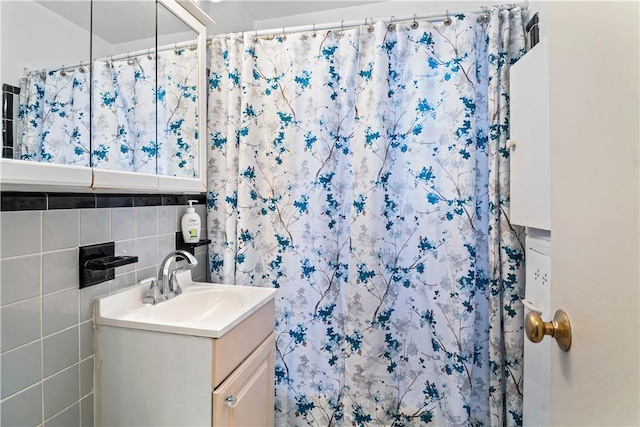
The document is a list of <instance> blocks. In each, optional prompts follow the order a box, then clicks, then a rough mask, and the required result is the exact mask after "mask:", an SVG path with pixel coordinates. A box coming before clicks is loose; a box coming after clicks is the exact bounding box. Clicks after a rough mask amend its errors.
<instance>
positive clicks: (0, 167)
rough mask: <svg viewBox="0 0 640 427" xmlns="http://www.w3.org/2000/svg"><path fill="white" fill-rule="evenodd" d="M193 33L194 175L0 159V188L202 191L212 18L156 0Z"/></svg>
mask: <svg viewBox="0 0 640 427" xmlns="http://www.w3.org/2000/svg"><path fill="white" fill-rule="evenodd" d="M156 3H158V4H159V5H162V6H164V7H165V8H167V10H169V11H170V12H172V13H173V14H174V15H176V16H177V17H178V18H180V19H181V20H182V21H183V22H184V23H185V24H186V25H188V26H189V27H191V28H192V29H193V31H194V32H196V33H197V35H198V36H197V45H198V67H199V73H198V85H199V87H198V117H199V118H200V120H198V160H197V161H198V175H199V176H198V178H182V177H174V176H163V175H157V174H144V173H135V172H124V171H113V170H107V169H98V168H91V167H85V166H69V165H61V164H51V163H38V162H25V161H22V160H15V159H4V158H3V159H0V185H1V186H2V190H3V191H4V190H23V191H24V190H25V188H24V186H25V185H37V186H38V188H39V189H53V190H56V191H74V190H78V189H85V190H107V191H108V190H117V191H133V192H136V191H138V192H139V191H145V192H185V193H202V192H205V191H206V190H207V156H206V147H207V137H206V132H207V123H206V115H207V114H206V113H207V76H206V57H207V25H209V24H211V23H213V20H212V19H211V18H209V16H208V15H207V14H205V13H204V12H203V11H202V10H201V9H200V8H199V7H198V5H197V4H196V3H195V2H194V1H193V0H156Z"/></svg>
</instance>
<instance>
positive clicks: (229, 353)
mask: <svg viewBox="0 0 640 427" xmlns="http://www.w3.org/2000/svg"><path fill="white" fill-rule="evenodd" d="M274 323H275V300H273V299H272V300H271V301H269V302H268V303H267V304H265V305H264V306H262V307H261V308H260V309H258V311H256V312H255V313H253V314H252V315H251V316H249V317H248V318H247V319H246V320H244V321H243V322H242V323H240V324H239V325H238V326H236V327H234V328H233V329H231V330H230V331H229V332H227V333H226V334H224V335H223V336H222V337H221V338H218V339H214V340H212V341H213V369H212V379H211V384H212V385H213V388H216V387H218V386H219V385H220V383H221V382H222V381H224V379H225V378H226V377H228V376H229V374H231V372H233V370H234V369H235V368H236V367H237V366H238V365H240V363H242V361H243V360H244V359H246V358H247V356H249V355H250V354H251V352H252V351H253V350H255V348H256V347H257V345H258V344H259V343H261V342H263V341H264V340H265V338H267V337H268V336H269V334H271V333H272V332H273V328H274Z"/></svg>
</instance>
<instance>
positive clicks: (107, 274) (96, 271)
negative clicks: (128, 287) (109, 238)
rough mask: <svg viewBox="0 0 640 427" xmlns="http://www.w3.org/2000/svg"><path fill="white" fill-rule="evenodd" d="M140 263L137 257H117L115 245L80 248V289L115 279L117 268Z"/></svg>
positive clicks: (109, 243)
mask: <svg viewBox="0 0 640 427" xmlns="http://www.w3.org/2000/svg"><path fill="white" fill-rule="evenodd" d="M134 262H138V257H137V256H115V243H114V242H108V243H98V244H97V245H89V246H81V247H80V265H79V266H80V269H79V271H80V289H82V288H86V287H87V286H93V285H97V284H98V283H102V282H106V281H107V280H113V279H115V277H116V276H115V272H116V267H122V266H123V265H127V264H133V263H134Z"/></svg>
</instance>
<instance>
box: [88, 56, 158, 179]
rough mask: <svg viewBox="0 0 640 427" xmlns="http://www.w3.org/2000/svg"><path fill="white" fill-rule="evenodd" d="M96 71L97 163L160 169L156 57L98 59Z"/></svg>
mask: <svg viewBox="0 0 640 427" xmlns="http://www.w3.org/2000/svg"><path fill="white" fill-rule="evenodd" d="M93 72H94V76H93V94H92V96H93V116H92V120H93V128H92V134H93V135H92V144H93V146H92V147H93V149H92V154H93V159H92V160H93V166H94V167H98V168H102V169H113V170H121V171H130V172H146V173H155V171H156V151H157V144H156V128H155V123H154V117H155V116H156V114H155V109H156V106H155V86H156V61H155V58H154V57H151V56H150V57H148V58H147V57H146V56H140V57H135V58H131V59H122V60H118V61H111V60H97V61H94V67H93Z"/></svg>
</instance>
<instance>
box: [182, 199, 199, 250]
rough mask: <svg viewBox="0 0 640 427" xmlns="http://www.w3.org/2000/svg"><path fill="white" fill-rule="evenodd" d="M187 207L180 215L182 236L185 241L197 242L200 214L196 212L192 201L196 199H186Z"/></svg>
mask: <svg viewBox="0 0 640 427" xmlns="http://www.w3.org/2000/svg"><path fill="white" fill-rule="evenodd" d="M187 203H188V204H189V207H188V208H187V213H186V214H184V215H182V221H181V225H182V238H183V239H184V242H185V243H198V242H199V241H200V216H199V215H198V214H197V213H196V209H195V208H194V207H193V203H198V201H197V200H187Z"/></svg>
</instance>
